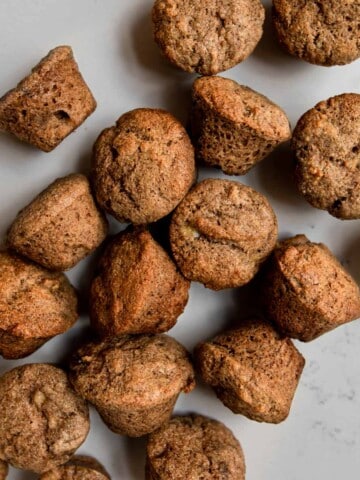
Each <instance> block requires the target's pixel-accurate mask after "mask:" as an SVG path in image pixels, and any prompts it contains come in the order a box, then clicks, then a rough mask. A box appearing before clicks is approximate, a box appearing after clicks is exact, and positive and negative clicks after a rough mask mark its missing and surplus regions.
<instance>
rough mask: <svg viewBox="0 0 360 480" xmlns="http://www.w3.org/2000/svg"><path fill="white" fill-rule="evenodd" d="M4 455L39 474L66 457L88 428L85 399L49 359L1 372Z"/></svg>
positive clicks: (1, 449)
mask: <svg viewBox="0 0 360 480" xmlns="http://www.w3.org/2000/svg"><path fill="white" fill-rule="evenodd" d="M0 411H1V422H0V458H1V459H3V460H6V461H7V462H9V463H10V464H11V465H13V466H14V467H17V468H22V469H25V470H31V471H33V472H36V473H43V472H46V471H48V470H50V469H52V468H54V467H56V466H58V465H61V464H63V463H65V462H67V461H68V460H69V459H70V457H71V456H72V455H73V453H74V452H75V450H76V449H77V448H78V447H79V446H80V445H81V444H82V443H83V441H84V440H85V438H86V436H87V434H88V431H89V426H90V425H89V412H88V407H87V405H86V403H85V402H84V401H83V400H81V398H80V397H78V396H77V395H76V394H75V392H74V391H73V390H72V388H71V387H70V384H69V382H68V380H67V377H66V375H65V373H64V372H63V371H62V370H60V369H59V368H56V367H53V366H51V365H47V364H31V365H23V366H21V367H17V368H14V369H13V370H10V371H9V372H7V373H5V375H3V376H2V377H0Z"/></svg>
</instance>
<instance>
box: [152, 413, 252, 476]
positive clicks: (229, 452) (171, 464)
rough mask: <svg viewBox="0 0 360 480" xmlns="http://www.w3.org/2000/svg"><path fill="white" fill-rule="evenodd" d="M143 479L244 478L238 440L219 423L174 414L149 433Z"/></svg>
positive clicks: (200, 417)
mask: <svg viewBox="0 0 360 480" xmlns="http://www.w3.org/2000/svg"><path fill="white" fill-rule="evenodd" d="M145 478H146V480H155V479H156V480H189V479H194V480H195V479H200V478H201V479H203V480H213V479H217V480H244V479H245V460H244V454H243V451H242V448H241V445H240V443H239V442H238V440H237V439H236V438H235V437H234V435H233V434H232V432H231V431H230V430H229V429H228V428H227V427H226V426H225V425H224V424H223V423H221V422H218V421H217V420H212V419H210V418H207V417H203V416H201V415H188V416H184V417H174V418H172V419H171V420H170V421H169V423H166V424H165V425H164V426H162V427H161V428H160V429H158V430H156V431H155V432H153V433H152V434H151V435H149V439H148V443H147V456H146V474H145Z"/></svg>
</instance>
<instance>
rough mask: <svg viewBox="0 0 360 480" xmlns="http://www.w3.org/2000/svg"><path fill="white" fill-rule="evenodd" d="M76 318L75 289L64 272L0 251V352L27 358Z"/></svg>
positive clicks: (9, 356)
mask: <svg viewBox="0 0 360 480" xmlns="http://www.w3.org/2000/svg"><path fill="white" fill-rule="evenodd" d="M77 317H78V313H77V296H76V292H75V289H74V288H73V287H72V286H71V285H70V283H69V281H68V279H67V278H66V277H65V275H64V274H62V273H52V272H49V271H48V270H45V269H44V268H41V267H39V266H37V265H34V264H33V263H30V262H28V261H27V260H23V259H21V258H19V257H17V256H15V255H13V254H11V253H7V252H0V355H2V356H3V357H4V358H9V359H10V358H12V359H15V358H22V357H26V356H27V355H30V354H31V353H33V352H34V351H35V350H36V349H38V348H39V347H41V345H43V344H44V343H45V342H47V341H48V340H50V339H51V338H52V337H54V336H55V335H59V334H60V333H64V332H65V331H66V330H68V329H69V328H70V327H71V326H72V325H73V324H74V323H75V321H76V319H77Z"/></svg>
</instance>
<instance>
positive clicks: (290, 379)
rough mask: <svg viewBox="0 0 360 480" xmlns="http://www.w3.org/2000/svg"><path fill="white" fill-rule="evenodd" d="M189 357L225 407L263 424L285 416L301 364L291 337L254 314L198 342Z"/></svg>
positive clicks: (302, 366)
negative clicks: (253, 316)
mask: <svg viewBox="0 0 360 480" xmlns="http://www.w3.org/2000/svg"><path fill="white" fill-rule="evenodd" d="M194 358H195V365H196V368H197V370H198V372H199V374H200V376H201V377H202V379H203V380H204V382H205V383H207V384H209V385H211V386H212V387H213V389H214V391H215V393H216V395H217V397H218V398H219V399H220V400H221V401H222V402H223V403H224V405H225V406H227V407H228V408H230V410H231V411H232V412H234V413H240V414H242V415H245V416H246V417H248V418H250V419H252V420H256V421H258V422H268V423H280V422H282V421H284V420H285V419H286V418H287V416H288V415H289V411H290V407H291V403H292V400H293V397H294V394H295V391H296V388H297V385H298V382H299V379H300V375H301V373H302V370H303V368H304V364H305V360H304V358H303V357H302V355H301V353H300V352H299V351H298V350H297V349H296V347H295V346H294V345H293V343H292V342H291V340H290V339H288V338H285V337H283V336H282V335H280V334H279V333H278V332H277V331H276V330H275V329H274V328H273V326H272V325H271V324H270V323H269V322H266V321H264V320H261V319H258V318H254V319H253V318H250V319H247V320H243V321H242V322H241V324H240V326H239V327H238V328H236V329H233V330H228V331H226V332H223V333H221V334H219V335H217V336H216V337H215V338H213V339H212V340H210V341H207V342H202V343H199V344H198V345H197V346H196V348H195V352H194Z"/></svg>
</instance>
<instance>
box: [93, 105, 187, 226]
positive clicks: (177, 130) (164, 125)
mask: <svg viewBox="0 0 360 480" xmlns="http://www.w3.org/2000/svg"><path fill="white" fill-rule="evenodd" d="M92 176H93V184H94V188H95V193H96V198H97V200H98V202H99V204H100V206H101V207H102V208H104V209H105V210H106V211H107V212H108V213H111V214H112V215H114V217H115V218H117V219H118V220H119V221H125V222H131V223H134V224H144V223H150V222H154V221H156V220H159V219H160V218H162V217H164V216H165V215H167V214H168V213H170V212H171V211H172V210H173V209H174V208H175V207H176V206H177V204H178V203H179V202H180V201H181V200H182V198H183V197H184V196H185V194H186V192H187V191H188V189H189V188H190V186H191V185H192V183H193V181H194V177H195V160H194V149H193V147H192V145H191V142H190V139H189V137H188V135H187V133H186V131H185V129H184V127H183V126H182V125H181V124H180V122H179V121H178V120H177V119H176V118H175V117H173V116H172V115H171V114H170V113H167V112H165V111H163V110H153V109H147V108H141V109H137V110H133V111H131V112H128V113H126V114H124V115H123V116H122V117H120V118H119V120H118V121H117V123H116V126H114V127H111V128H108V129H106V130H104V131H103V132H102V133H101V134H100V136H99V138H98V139H97V141H96V143H95V146H94V156H93V164H92Z"/></svg>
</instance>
